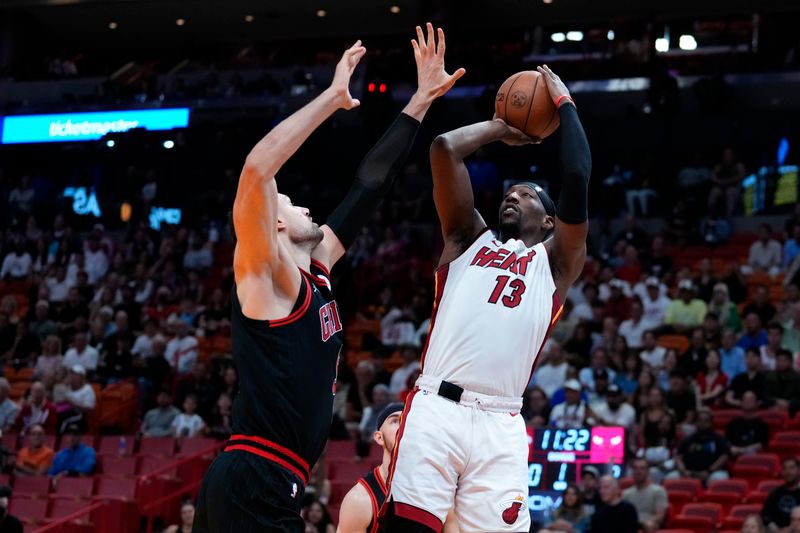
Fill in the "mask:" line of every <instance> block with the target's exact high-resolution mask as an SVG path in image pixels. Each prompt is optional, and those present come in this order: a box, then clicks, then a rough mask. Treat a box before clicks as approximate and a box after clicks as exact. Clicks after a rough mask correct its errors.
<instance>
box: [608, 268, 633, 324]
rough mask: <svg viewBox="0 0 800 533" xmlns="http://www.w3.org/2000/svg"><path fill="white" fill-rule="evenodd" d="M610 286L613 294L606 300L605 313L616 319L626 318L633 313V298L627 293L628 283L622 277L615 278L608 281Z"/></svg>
mask: <svg viewBox="0 0 800 533" xmlns="http://www.w3.org/2000/svg"><path fill="white" fill-rule="evenodd" d="M608 287H609V289H610V290H611V294H609V296H608V299H607V300H606V304H605V307H604V308H603V314H604V315H605V316H606V317H613V318H614V319H616V320H626V319H627V318H628V317H630V315H631V303H632V300H631V298H630V297H629V296H627V295H626V294H625V289H626V283H625V282H624V281H623V280H621V279H617V278H614V279H612V280H611V281H609V282H608Z"/></svg>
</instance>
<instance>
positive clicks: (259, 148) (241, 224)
mask: <svg viewBox="0 0 800 533" xmlns="http://www.w3.org/2000/svg"><path fill="white" fill-rule="evenodd" d="M365 52H366V49H365V48H364V47H363V46H361V41H357V42H356V43H355V44H354V45H353V46H351V47H350V48H349V49H348V50H347V51H345V53H344V55H343V56H342V59H341V60H340V61H339V63H338V64H337V65H336V73H335V75H334V78H333V82H332V83H331V86H330V87H329V88H328V89H326V90H325V91H323V92H322V94H320V95H319V96H318V97H316V98H315V99H314V100H312V101H311V102H310V103H308V104H307V105H305V106H304V107H303V108H302V109H300V110H299V111H297V112H295V113H294V114H292V115H291V116H289V117H288V118H286V119H285V120H283V121H282V122H281V123H280V124H278V125H277V126H276V127H275V128H273V129H272V131H270V132H269V133H268V134H267V135H266V136H265V137H264V138H263V139H261V141H259V142H258V144H256V145H255V146H254V147H253V149H252V150H251V151H250V153H249V154H248V156H247V159H246V160H245V164H244V168H243V169H242V174H241V176H240V178H239V187H238V189H237V191H236V199H235V200H234V203H233V224H234V229H235V231H236V238H237V246H236V252H235V257H234V273H235V276H236V279H237V282H241V280H243V279H244V278H246V277H247V276H248V275H262V274H265V273H267V274H268V273H269V270H270V268H271V267H272V266H274V265H275V263H276V262H277V261H278V260H279V256H280V253H279V247H278V236H277V224H278V217H277V207H278V189H277V186H276V185H275V174H276V173H277V172H278V170H279V169H280V168H281V167H282V166H283V164H284V163H286V161H287V160H288V159H289V158H290V157H291V156H292V155H293V154H294V153H295V152H296V151H297V149H298V148H299V147H300V146H301V145H302V144H303V142H304V141H305V140H306V139H307V138H308V136H309V135H311V133H312V132H313V131H314V130H315V129H317V127H318V126H319V125H320V124H322V123H323V122H324V121H325V120H326V119H327V118H328V117H329V116H331V115H332V114H333V113H334V112H335V111H336V110H337V109H352V108H354V107H356V106H358V105H359V102H358V100H356V99H354V98H353V97H351V96H350V91H349V88H348V85H349V82H350V76H351V75H352V73H353V70H354V69H355V67H356V65H357V64H358V62H359V60H360V59H361V57H363V55H364V53H365ZM243 303H244V302H243Z"/></svg>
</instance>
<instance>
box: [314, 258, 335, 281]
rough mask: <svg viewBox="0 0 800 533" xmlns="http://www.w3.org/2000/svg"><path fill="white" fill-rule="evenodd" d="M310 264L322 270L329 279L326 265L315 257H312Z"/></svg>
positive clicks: (329, 272)
mask: <svg viewBox="0 0 800 533" xmlns="http://www.w3.org/2000/svg"><path fill="white" fill-rule="evenodd" d="M311 264H312V265H313V266H315V267H317V268H318V269H320V270H322V273H323V274H325V277H326V278H328V279H330V277H331V271H330V270H328V267H326V266H325V265H323V264H322V263H321V262H320V261H317V260H316V259H312V260H311Z"/></svg>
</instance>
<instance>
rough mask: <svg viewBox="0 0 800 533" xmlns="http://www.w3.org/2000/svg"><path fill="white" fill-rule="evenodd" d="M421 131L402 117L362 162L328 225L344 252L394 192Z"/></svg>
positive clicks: (410, 120) (416, 123) (410, 119)
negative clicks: (392, 189)
mask: <svg viewBox="0 0 800 533" xmlns="http://www.w3.org/2000/svg"><path fill="white" fill-rule="evenodd" d="M418 129H419V122H418V121H417V120H415V119H413V118H411V117H410V116H408V115H406V114H405V113H400V116H398V117H397V119H396V120H395V121H394V122H393V123H392V125H391V126H389V129H388V130H386V133H384V134H383V137H381V138H380V140H379V141H378V142H377V143H376V144H375V146H373V147H372V150H370V151H369V153H367V155H366V156H365V157H364V159H363V160H362V161H361V164H360V165H359V167H358V171H357V172H356V179H355V181H354V182H353V185H352V186H351V187H350V191H349V192H348V193H347V196H345V198H344V200H342V203H340V204H339V205H338V207H336V209H334V211H333V213H331V215H330V217H328V222H327V223H328V226H330V228H331V229H332V230H333V232H334V233H335V234H336V237H338V238H339V242H341V243H342V246H344V247H345V248H348V247H349V246H350V245H351V244H353V241H355V239H356V237H357V236H358V233H359V232H360V231H361V228H362V227H363V226H364V224H365V223H366V222H367V220H368V219H369V217H370V215H371V214H372V212H373V211H374V210H375V208H376V207H377V206H378V205H379V204H380V202H381V201H382V200H383V197H384V196H385V195H386V193H387V192H389V189H391V188H392V184H393V183H394V180H395V178H396V177H397V175H398V174H399V173H400V170H401V169H402V168H403V165H404V164H405V162H406V158H407V157H408V153H409V152H410V151H411V146H412V145H413V144H414V138H415V137H416V135H417V130H418Z"/></svg>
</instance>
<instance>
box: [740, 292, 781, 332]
mask: <svg viewBox="0 0 800 533" xmlns="http://www.w3.org/2000/svg"><path fill="white" fill-rule="evenodd" d="M750 313H755V314H757V315H758V318H760V319H761V323H762V324H769V323H770V321H772V319H773V318H775V313H777V309H775V306H774V305H772V303H771V302H770V301H769V287H767V286H766V285H759V286H758V288H756V294H755V296H754V298H753V301H752V302H750V303H748V304H747V305H746V306H745V307H744V309H742V314H743V315H744V316H747V315H749V314H750Z"/></svg>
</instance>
